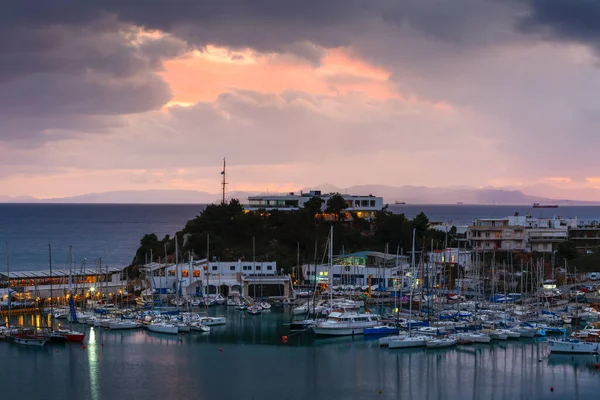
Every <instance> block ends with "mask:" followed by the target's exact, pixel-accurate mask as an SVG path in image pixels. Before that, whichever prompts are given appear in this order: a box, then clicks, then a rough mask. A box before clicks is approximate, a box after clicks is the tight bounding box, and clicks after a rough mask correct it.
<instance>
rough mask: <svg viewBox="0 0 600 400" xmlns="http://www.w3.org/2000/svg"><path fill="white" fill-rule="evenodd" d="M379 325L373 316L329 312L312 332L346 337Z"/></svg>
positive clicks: (330, 240) (330, 290)
mask: <svg viewBox="0 0 600 400" xmlns="http://www.w3.org/2000/svg"><path fill="white" fill-rule="evenodd" d="M329 277H330V278H329V279H330V281H329V288H328V291H329V304H330V306H332V305H333V290H332V289H331V286H332V285H331V283H332V282H333V225H332V226H331V228H330V231H329ZM378 323H379V321H378V318H377V316H376V315H374V314H367V313H357V312H347V311H345V310H342V311H333V310H332V311H331V312H330V313H329V315H328V316H327V319H326V320H325V321H319V322H317V323H316V324H315V325H314V326H313V327H312V330H313V332H314V334H315V335H326V336H346V335H362V334H364V330H365V329H368V328H373V327H375V326H377V325H378Z"/></svg>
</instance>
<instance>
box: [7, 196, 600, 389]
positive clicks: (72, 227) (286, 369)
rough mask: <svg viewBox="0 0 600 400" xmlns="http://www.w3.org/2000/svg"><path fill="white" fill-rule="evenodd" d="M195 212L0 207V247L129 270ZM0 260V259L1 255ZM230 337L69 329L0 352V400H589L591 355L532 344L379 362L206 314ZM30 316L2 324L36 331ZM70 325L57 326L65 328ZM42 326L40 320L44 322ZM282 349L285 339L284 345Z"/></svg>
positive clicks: (43, 260) (14, 255) (247, 318)
mask: <svg viewBox="0 0 600 400" xmlns="http://www.w3.org/2000/svg"><path fill="white" fill-rule="evenodd" d="M202 208H203V206H202V205H58V204H53V205H46V204H35V205H32V204H3V205H0V240H2V241H3V242H5V243H7V244H8V254H9V257H10V266H11V270H12V269H14V270H33V269H46V268H47V265H48V244H49V243H51V244H52V252H53V259H54V261H53V263H56V264H59V266H60V264H61V263H62V264H63V265H65V266H66V263H67V260H68V257H67V253H68V247H69V246H73V253H74V255H75V259H76V260H77V261H78V262H82V260H83V259H84V258H85V259H87V262H90V261H91V260H95V259H98V258H100V257H102V260H103V262H106V263H107V264H109V265H114V266H120V265H126V264H128V263H129V262H130V261H131V259H132V257H133V254H134V252H135V250H136V248H137V246H138V244H139V240H140V239H141V237H142V236H143V235H144V234H146V233H152V232H153V233H156V234H157V235H158V236H159V237H162V236H163V235H165V234H171V235H172V234H173V233H174V232H176V231H177V230H180V229H181V228H182V227H183V225H184V224H185V222H186V221H187V220H188V219H190V218H193V217H194V216H196V215H197V214H198V213H199V212H201V210H202ZM390 208H391V210H392V211H393V212H403V213H405V214H406V215H407V216H408V217H409V218H412V217H414V216H415V215H416V214H418V213H419V212H424V213H425V214H426V215H427V216H428V217H429V218H430V219H431V220H432V221H442V222H450V221H451V222H452V223H454V224H458V225H462V224H469V223H470V222H471V221H472V220H473V219H474V218H477V217H500V216H506V215H513V214H514V213H515V212H519V213H523V214H525V213H527V212H532V214H534V215H536V213H537V215H541V214H542V213H543V215H544V216H548V215H549V213H556V212H559V213H560V214H561V216H578V217H580V218H584V219H599V220H600V207H560V208H559V209H558V210H556V209H554V210H539V209H536V210H529V209H528V208H527V207H511V206H467V205H451V206H440V205H430V206H428V205H419V206H417V205H398V206H396V205H394V206H391V207H390ZM2 252H3V251H2ZM207 312H208V314H209V315H211V316H226V317H227V324H226V325H224V326H219V327H212V329H211V332H209V333H207V334H197V333H191V334H185V335H173V336H171V335H164V334H156V333H151V332H147V331H143V330H139V331H130V332H124V331H107V330H104V329H101V328H94V327H89V326H86V325H73V328H74V329H78V330H82V331H84V332H85V334H86V338H85V342H84V344H83V345H81V344H70V343H66V344H50V345H47V346H46V347H45V348H24V347H19V346H18V345H16V344H13V343H9V342H2V341H0V360H1V362H2V367H0V390H1V392H0V393H1V398H2V399H15V398H20V399H61V400H62V399H78V400H79V399H92V400H103V399H202V400H212V399H217V400H227V399H236V400H237V399H257V400H258V399H260V400H269V399H276V400H286V399H289V400H305V399H316V400H320V399H323V400H330V399H357V400H358V399H402V398H407V399H447V400H455V399H456V400H459V399H460V400H463V399H590V398H595V396H596V395H597V393H598V390H599V389H600V370H598V369H596V365H597V364H598V363H599V362H600V359H599V356H594V355H583V356H570V355H555V354H552V355H550V354H548V350H547V344H546V342H545V341H543V340H534V339H521V340H517V341H505V342H498V343H492V344H489V345H471V346H459V347H455V348H450V349H438V350H433V349H410V350H389V349H386V348H380V347H379V346H378V343H377V340H374V339H373V338H370V337H363V336H356V337H340V338H317V337H315V336H314V335H312V334H310V333H308V332H301V333H292V332H290V331H289V329H288V327H287V326H286V324H287V323H289V322H290V321H291V319H292V315H291V310H290V309H289V307H288V308H286V307H273V308H272V309H271V310H270V311H265V312H263V313H262V314H261V315H258V316H251V315H249V314H247V313H244V312H240V311H238V310H236V309H233V308H232V307H225V306H217V307H210V308H209V309H208V310H207ZM41 319H42V318H41V317H40V316H34V315H25V316H18V317H17V316H13V318H12V323H13V324H15V323H18V324H22V325H29V326H31V325H38V324H40V322H41ZM62 323H63V324H67V323H66V322H64V321H63V322H62ZM45 324H48V321H45ZM284 336H287V340H284Z"/></svg>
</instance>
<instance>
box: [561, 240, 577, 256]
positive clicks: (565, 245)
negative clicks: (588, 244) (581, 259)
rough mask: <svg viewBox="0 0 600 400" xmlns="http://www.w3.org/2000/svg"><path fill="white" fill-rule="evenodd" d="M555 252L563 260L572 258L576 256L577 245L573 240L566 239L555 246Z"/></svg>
mask: <svg viewBox="0 0 600 400" xmlns="http://www.w3.org/2000/svg"><path fill="white" fill-rule="evenodd" d="M556 254H557V256H558V257H559V258H561V259H563V260H572V259H574V258H575V257H577V247H576V246H575V243H574V242H572V241H570V240H566V241H564V242H561V243H559V244H558V246H556Z"/></svg>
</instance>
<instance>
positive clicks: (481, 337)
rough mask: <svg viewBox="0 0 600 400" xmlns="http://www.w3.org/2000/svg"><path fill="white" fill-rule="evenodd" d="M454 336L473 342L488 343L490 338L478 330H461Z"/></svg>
mask: <svg viewBox="0 0 600 400" xmlns="http://www.w3.org/2000/svg"><path fill="white" fill-rule="evenodd" d="M456 336H457V338H458V339H466V340H472V341H473V342H474V343H489V342H490V341H491V340H492V338H491V336H489V335H486V334H485V333H479V332H461V333H457V334H456Z"/></svg>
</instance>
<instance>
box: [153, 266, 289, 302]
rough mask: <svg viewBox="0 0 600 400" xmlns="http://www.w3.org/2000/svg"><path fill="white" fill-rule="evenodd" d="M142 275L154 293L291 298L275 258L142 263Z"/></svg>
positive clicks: (286, 277)
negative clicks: (264, 259)
mask: <svg viewBox="0 0 600 400" xmlns="http://www.w3.org/2000/svg"><path fill="white" fill-rule="evenodd" d="M144 270H145V271H146V275H147V276H146V277H147V279H149V280H150V285H151V286H152V288H153V289H154V291H155V293H158V294H176V293H178V291H179V293H180V294H181V295H182V296H186V297H189V296H212V295H217V294H221V295H223V296H225V297H228V296H233V297H238V296H250V297H268V298H293V297H294V295H295V294H294V290H293V286H292V280H291V277H290V276H289V275H286V274H283V272H282V271H278V270H277V262H275V261H256V262H252V261H248V260H237V261H210V262H207V260H206V259H203V260H195V261H193V262H188V263H184V264H180V265H175V264H158V263H152V264H148V265H146V266H145V269H144Z"/></svg>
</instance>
